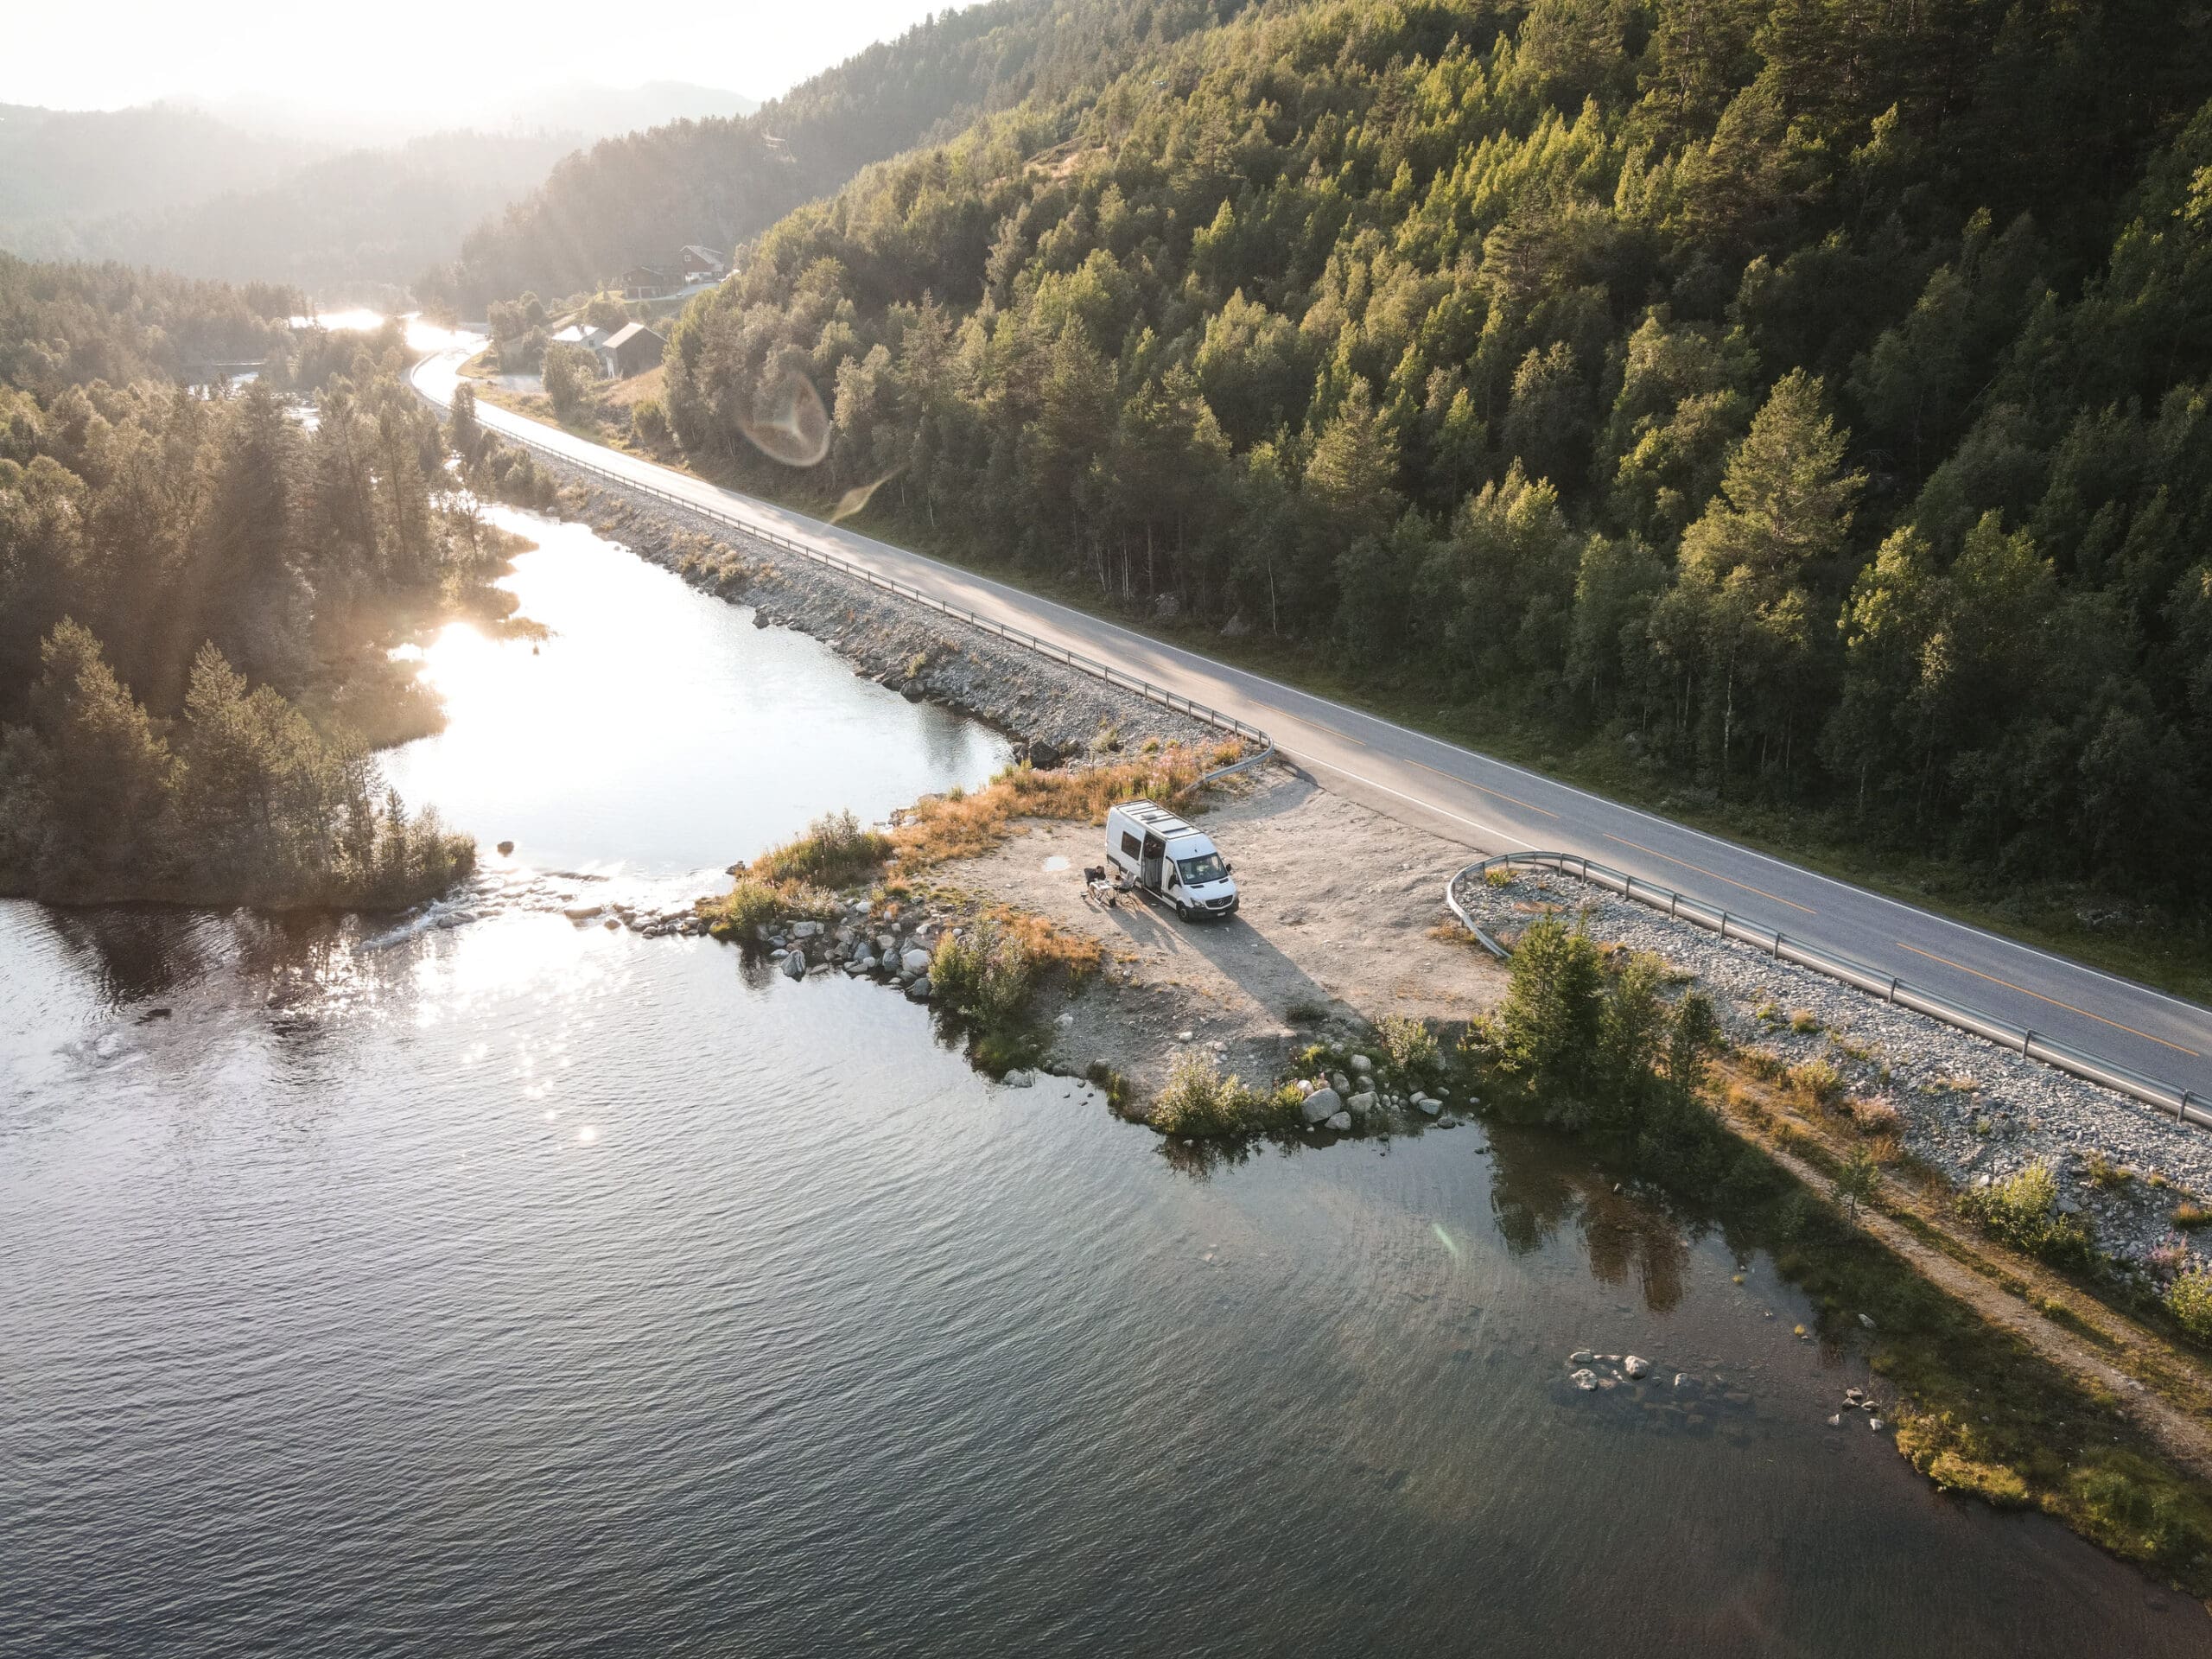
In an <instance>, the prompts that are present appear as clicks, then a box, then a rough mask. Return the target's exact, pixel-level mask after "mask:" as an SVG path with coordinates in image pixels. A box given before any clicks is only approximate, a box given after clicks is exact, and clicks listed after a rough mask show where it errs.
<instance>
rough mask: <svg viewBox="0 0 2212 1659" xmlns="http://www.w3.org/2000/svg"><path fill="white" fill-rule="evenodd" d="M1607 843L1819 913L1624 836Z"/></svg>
mask: <svg viewBox="0 0 2212 1659" xmlns="http://www.w3.org/2000/svg"><path fill="white" fill-rule="evenodd" d="M1605 839H1606V840H1607V841H1618V842H1620V844H1621V845H1622V846H1624V847H1633V848H1635V849H1636V850H1637V852H1639V853H1649V855H1651V856H1652V857H1654V858H1663V859H1665V860H1666V861H1667V862H1669V864H1679V865H1681V867H1682V868H1684V869H1686V870H1695V871H1696V872H1697V873H1698V874H1700V875H1709V876H1711V877H1712V878H1713V880H1716V881H1726V883H1727V884H1728V885H1729V886H1730V887H1741V888H1742V889H1743V890H1744V891H1745V893H1757V894H1758V896H1759V897H1760V898H1762V899H1773V900H1774V902H1775V903H1776V904H1777V905H1787V906H1789V908H1790V909H1792V910H1802V911H1803V912H1805V913H1806V914H1807V915H1808V916H1817V915H1819V914H1820V913H1821V912H1819V911H1817V910H1815V909H1814V908H1813V907H1812V906H1810V905H1801V904H1799V903H1798V902H1797V901H1796V899H1785V898H1783V896H1782V895H1781V894H1780V893H1769V892H1768V891H1767V890H1766V889H1765V888H1764V887H1753V886H1752V885H1751V883H1750V882H1748V881H1738V880H1737V879H1736V878H1735V877H1734V876H1732V875H1723V874H1720V872H1719V871H1718V870H1708V869H1707V868H1705V866H1704V865H1702V864H1693V863H1691V862H1690V861H1689V860H1688V859H1687V858H1676V857H1675V855H1673V854H1672V853H1662V852H1661V851H1660V850H1659V849H1657V848H1656V847H1646V846H1645V845H1644V844H1643V842H1640V841H1630V840H1629V839H1628V838H1627V837H1626V836H1606V837H1605Z"/></svg>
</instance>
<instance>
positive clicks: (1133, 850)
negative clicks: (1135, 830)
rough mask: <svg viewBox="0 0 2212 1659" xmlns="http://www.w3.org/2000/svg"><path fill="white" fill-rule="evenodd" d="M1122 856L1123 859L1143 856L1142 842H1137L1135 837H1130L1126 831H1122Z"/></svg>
mask: <svg viewBox="0 0 2212 1659" xmlns="http://www.w3.org/2000/svg"><path fill="white" fill-rule="evenodd" d="M1143 856H1144V842H1141V841H1139V840H1138V839H1137V838H1136V837H1135V836H1133V835H1131V834H1130V833H1129V832H1128V830H1126V829H1124V830H1122V857H1124V858H1142V857H1143Z"/></svg>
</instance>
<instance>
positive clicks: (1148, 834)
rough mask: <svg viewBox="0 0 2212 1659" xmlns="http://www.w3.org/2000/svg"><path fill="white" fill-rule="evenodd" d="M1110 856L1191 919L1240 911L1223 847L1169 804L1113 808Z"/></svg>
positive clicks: (1135, 880)
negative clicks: (1214, 842)
mask: <svg viewBox="0 0 2212 1659" xmlns="http://www.w3.org/2000/svg"><path fill="white" fill-rule="evenodd" d="M1106 857H1107V861H1108V862H1109V864H1111V866H1112V867H1113V868H1115V869H1116V870H1118V871H1120V872H1121V873H1122V874H1124V875H1126V876H1127V877H1128V879H1129V880H1130V881H1131V882H1133V883H1135V886H1136V887H1139V888H1140V889H1141V890H1142V891H1143V892H1145V893H1150V894H1153V895H1154V896H1155V897H1158V898H1161V899H1166V900H1167V902H1168V903H1169V904H1172V905H1173V906H1175V913H1176V914H1177V915H1178V916H1179V917H1181V918H1183V919H1184V920H1185V921H1186V922H1187V921H1190V920H1192V918H1196V917H1199V916H1223V917H1227V916H1234V915H1235V914H1236V883H1235V882H1234V881H1232V880H1230V879H1229V864H1228V861H1226V860H1224V858H1223V857H1222V855H1221V852H1220V849H1217V848H1216V847H1215V845H1214V844H1213V842H1212V841H1211V840H1210V839H1209V838H1208V837H1206V836H1203V835H1201V834H1199V833H1198V831H1197V830H1196V829H1192V828H1191V826H1190V825H1189V824H1187V823H1184V822H1183V820H1182V819H1180V818H1179V817H1176V816H1175V815H1174V814H1173V812H1170V811H1169V810H1167V809H1166V807H1164V806H1154V804H1152V803H1151V802H1150V801H1124V802H1122V804H1121V805H1119V806H1116V807H1109V809H1108V810H1107V813H1106Z"/></svg>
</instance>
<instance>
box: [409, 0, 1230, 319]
mask: <svg viewBox="0 0 2212 1659" xmlns="http://www.w3.org/2000/svg"><path fill="white" fill-rule="evenodd" d="M1244 10H1247V4H1246V0H1185V3H1179V4H1162V5H1159V6H1142V5H1140V6H1123V5H1110V6H1102V5H1096V4H1090V5H1072V6H1071V5H1068V4H1065V3H1063V0H992V3H988V4H984V5H976V6H970V7H969V8H967V9H966V10H960V11H942V12H938V13H937V14H936V15H935V16H932V17H931V18H929V19H928V20H926V21H925V22H920V23H918V24H916V25H915V26H914V27H912V29H908V30H906V33H904V34H903V35H899V37H898V38H897V39H895V40H892V41H880V42H878V43H877V44H876V45H874V46H872V47H870V48H868V49H867V50H866V51H864V52H861V53H858V54H855V55H854V56H853V57H851V58H849V59H848V60H845V61H844V62H843V63H841V64H839V65H837V66H836V67H834V68H831V69H827V70H824V71H823V73H820V74H818V75H816V76H814V77H813V78H812V79H809V80H806V81H804V82H803V83H801V84H800V85H799V86H796V87H794V88H792V90H791V91H790V92H787V93H785V95H784V96H783V97H781V98H779V99H774V100H773V101H772V102H770V103H768V104H766V105H762V106H761V107H760V110H759V111H756V112H755V113H754V114H753V115H752V116H750V117H747V118H743V119H735V120H732V119H714V118H710V119H705V120H696V121H679V122H676V123H673V124H669V125H666V126H661V127H656V128H654V129H652V130H650V131H642V132H633V133H631V134H629V135H627V136H626V137H619V138H609V139H607V140H604V141H602V142H601V143H598V144H596V145H594V147H593V148H592V149H589V150H588V151H585V152H582V153H580V154H578V155H575V156H570V157H569V158H568V159H567V160H566V161H564V162H562V163H561V165H560V166H559V167H558V168H556V169H555V170H554V172H553V175H552V176H551V177H550V178H549V179H548V180H547V181H545V183H544V184H543V187H541V188H539V189H538V190H537V191H535V192H533V193H532V194H531V195H530V196H529V197H528V198H526V199H524V200H521V201H518V202H517V203H516V204H514V205H513V206H512V207H510V208H508V209H507V210H506V212H505V213H503V214H501V215H499V217H498V218H496V219H490V220H488V221H487V222H486V223H485V224H483V225H481V226H478V227H477V228H476V229H475V230H474V231H473V232H470V233H469V235H468V236H467V238H466V239H465V240H464V241H463V242H462V244H461V251H460V257H459V258H458V259H456V260H454V261H453V262H452V263H450V264H447V265H444V266H442V267H439V268H437V269H435V270H430V271H428V272H426V273H424V275H423V277H422V278H421V279H420V280H418V282H417V283H416V293H417V295H418V296H421V297H423V298H424V299H425V300H433V301H439V302H444V303H446V304H449V305H452V306H454V307H455V308H458V309H461V310H463V311H467V312H470V313H472V314H476V313H480V311H481V308H483V307H484V306H485V305H486V303H487V302H490V301H492V300H495V299H501V298H512V297H513V296H516V295H518V294H521V293H522V292H524V290H526V289H528V290H535V291H537V292H540V293H545V294H569V293H573V292H575V291H576V290H578V289H587V288H590V287H592V286H594V285H595V284H596V283H600V282H602V281H604V280H605V279H607V277H612V276H613V275H615V274H617V273H619V272H620V270H622V269H623V268H624V267H625V266H626V265H629V264H635V263H637V262H639V261H640V260H648V261H649V260H652V259H656V258H665V257H670V256H671V255H673V253H674V252H675V251H676V250H677V248H679V247H681V246H682V245H683V244H685V243H688V242H696V243H703V244H705V245H709V246H713V247H717V248H721V249H725V250H727V249H728V248H731V247H733V246H734V245H736V244H737V243H739V242H741V241H743V240H745V239H747V238H750V237H752V236H754V235H756V234H758V233H759V232H760V231H762V230H765V229H766V227H767V226H770V225H772V224H773V223H774V222H775V220H776V219H779V218H780V217H781V216H782V215H783V214H784V213H788V212H789V211H790V210H791V208H793V207H798V205H799V204H801V203H802V202H805V201H810V200H814V199H815V198H817V197H818V196H822V195H825V194H829V192H830V191H833V190H835V189H836V188H838V187H839V186H840V185H842V184H843V183H844V182H845V181H847V180H848V179H849V178H851V177H852V176H853V175H854V174H855V173H856V172H858V171H859V170H860V169H861V168H863V167H865V166H867V165H868V163H869V162H875V161H880V160H882V159H883V158H885V157H886V156H894V155H897V154H898V153H899V152H900V151H902V150H906V149H912V147H913V146H915V145H917V144H920V143H927V142H931V141H932V140H933V139H938V138H944V137H950V136H951V135H952V134H954V133H956V132H957V131H959V130H961V129H962V128H963V127H965V126H966V125H968V124H969V123H970V122H971V121H973V120H975V119H976V118H977V117H979V116H981V115H985V114H988V113H990V112H991V111H997V110H1001V109H1007V108H1010V107H1012V106H1013V105H1016V104H1018V103H1020V102H1021V101H1022V100H1023V99H1029V98H1046V99H1051V98H1055V97H1058V96H1060V95H1062V94H1064V93H1065V92H1066V91H1067V90H1069V89H1070V88H1071V87H1073V86H1079V85H1084V84H1088V83H1089V81H1090V79H1091V78H1092V77H1094V76H1096V75H1100V74H1104V75H1106V76H1108V77H1109V78H1110V77H1111V76H1112V75H1114V74H1116V73H1121V71H1122V69H1124V68H1126V67H1128V65H1129V64H1130V63H1132V62H1134V61H1135V59H1136V56H1137V55H1138V54H1140V53H1141V52H1144V51H1147V50H1149V49H1152V48H1156V47H1158V46H1159V45H1160V44H1161V43H1163V42H1166V41H1174V40H1178V39H1181V38H1184V37H1185V36H1187V35H1191V34H1193V33H1196V32H1198V31H1199V30H1202V29H1208V28H1211V27H1213V26H1214V25H1216V24H1217V23H1218V22H1221V21H1222V20H1224V19H1225V18H1229V17H1232V16H1236V15H1238V14H1239V13H1241V12H1243V11H1244Z"/></svg>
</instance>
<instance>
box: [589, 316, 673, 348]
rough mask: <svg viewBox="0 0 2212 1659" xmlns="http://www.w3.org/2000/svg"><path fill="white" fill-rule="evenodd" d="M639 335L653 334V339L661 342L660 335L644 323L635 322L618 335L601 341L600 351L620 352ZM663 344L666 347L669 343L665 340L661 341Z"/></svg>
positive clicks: (618, 332) (621, 330) (609, 336)
mask: <svg viewBox="0 0 2212 1659" xmlns="http://www.w3.org/2000/svg"><path fill="white" fill-rule="evenodd" d="M639 334H652V337H653V338H654V339H655V340H660V336H659V335H658V334H653V331H652V329H650V328H648V327H645V324H644V323H642V322H633V323H631V324H629V325H627V326H626V327H623V328H621V329H620V330H619V331H617V332H616V333H614V334H609V335H608V336H607V338H606V339H605V340H601V341H600V343H599V344H600V349H601V351H607V352H616V351H620V350H621V349H622V347H623V346H626V345H628V344H629V343H630V341H631V340H634V339H636V338H637V336H639ZM661 344H662V345H664V346H665V345H666V344H668V342H667V341H666V340H661Z"/></svg>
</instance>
